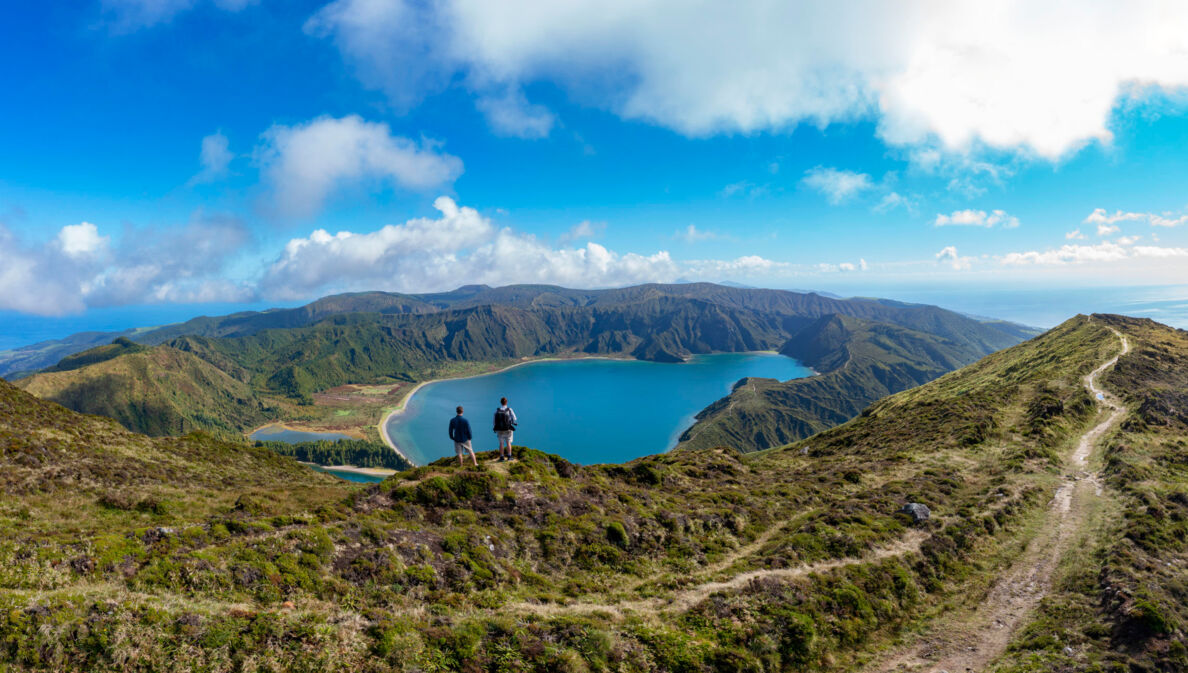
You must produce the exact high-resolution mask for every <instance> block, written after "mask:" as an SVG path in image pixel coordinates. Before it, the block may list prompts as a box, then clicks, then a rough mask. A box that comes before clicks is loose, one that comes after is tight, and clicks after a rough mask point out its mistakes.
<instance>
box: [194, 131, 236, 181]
mask: <svg viewBox="0 0 1188 673" xmlns="http://www.w3.org/2000/svg"><path fill="white" fill-rule="evenodd" d="M234 158H235V154H233V153H232V152H231V141H230V140H228V139H227V136H225V135H223V132H222V131H216V132H214V133H212V134H210V135H208V136H206V137H205V138H203V139H202V149H201V150H200V151H199V153H198V161H199V163H200V164H201V165H202V170H201V171H199V172H198V174H197V175H195V176H194V177H192V178H190V184H201V183H204V182H214V181H215V180H219V179H222V178H224V177H226V175H227V169H228V168H229V167H230V166H231V161H232V160H233V159H234Z"/></svg>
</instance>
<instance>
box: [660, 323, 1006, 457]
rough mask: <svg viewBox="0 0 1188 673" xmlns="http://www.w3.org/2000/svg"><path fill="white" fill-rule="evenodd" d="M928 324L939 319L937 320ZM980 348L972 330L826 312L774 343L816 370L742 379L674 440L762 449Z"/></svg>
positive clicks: (950, 366) (851, 413) (831, 422)
mask: <svg viewBox="0 0 1188 673" xmlns="http://www.w3.org/2000/svg"><path fill="white" fill-rule="evenodd" d="M930 324H932V325H933V326H934V327H935V326H937V323H936V322H935V321H932V322H930ZM941 331H942V332H944V333H945V334H949V335H960V334H961V333H962V332H960V331H958V330H953V329H942V330H941ZM986 347H987V346H986V344H985V342H984V341H982V340H981V339H979V338H976V337H975V338H972V339H970V338H965V339H962V338H960V337H954V336H938V335H935V334H930V333H925V332H920V331H918V330H913V329H908V328H904V327H900V326H897V325H891V324H887V323H878V322H872V321H869V320H865V319H862V318H853V317H844V316H838V315H832V316H824V317H821V318H819V319H817V320H816V321H814V322H813V323H811V324H810V325H808V326H807V327H805V328H804V329H802V330H800V331H799V332H797V333H796V334H795V335H793V336H792V337H791V338H790V339H788V341H787V342H785V343H784V345H783V346H782V347H781V348H780V352H781V353H783V354H785V355H788V356H790V357H795V358H796V359H798V360H800V361H801V362H803V363H805V364H807V365H809V366H810V367H813V368H814V369H815V370H817V372H819V373H818V375H817V376H813V377H810V378H805V379H794V380H792V381H776V380H774V379H759V378H751V379H746V380H744V381H742V382H740V384H739V385H737V386H735V388H734V390H733V391H732V392H731V393H730V395H728V396H727V397H724V398H722V399H721V400H718V401H717V402H715V403H714V404H712V405H710V406H709V407H707V408H706V409H704V410H703V411H701V412H700V413H699V414H698V415H697V420H696V422H695V424H694V425H693V427H691V428H689V429H688V430H686V431H685V432H684V434H683V435H682V436H681V443H680V446H681V447H683V448H707V447H712V446H732V447H735V448H737V449H738V450H740V451H760V450H763V449H767V448H771V447H773V446H779V445H781V444H787V443H788V442H792V441H796V440H798V439H803V438H805V437H808V436H810V435H812V434H815V433H817V432H821V431H822V430H826V429H828V428H831V427H834V426H836V425H839V424H841V423H844V422H846V421H848V420H850V419H851V418H853V417H855V416H857V415H858V414H859V413H860V412H861V411H862V410H863V409H865V408H866V407H867V406H869V405H870V404H871V403H873V402H875V401H876V400H879V399H881V398H883V397H886V396H887V395H890V394H893V393H897V392H900V391H902V390H907V389H908V388H912V387H915V386H918V385H920V384H922V383H926V382H928V381H931V380H932V379H935V378H936V377H938V376H940V375H942V374H945V373H946V372H950V371H952V370H954V369H957V368H959V367H961V366H962V365H965V364H969V363H971V362H974V361H975V360H977V359H979V358H981V357H983V356H985V355H987V352H986V351H985V350H984V349H985V348H986Z"/></svg>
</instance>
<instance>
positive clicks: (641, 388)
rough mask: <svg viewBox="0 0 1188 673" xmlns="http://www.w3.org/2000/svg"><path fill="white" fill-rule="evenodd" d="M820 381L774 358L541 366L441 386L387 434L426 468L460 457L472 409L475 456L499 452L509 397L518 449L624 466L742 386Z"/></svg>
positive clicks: (413, 403) (426, 390)
mask: <svg viewBox="0 0 1188 673" xmlns="http://www.w3.org/2000/svg"><path fill="white" fill-rule="evenodd" d="M810 375H812V370H810V369H809V368H807V367H805V366H804V365H802V364H800V363H799V362H797V361H796V360H794V359H792V358H789V357H785V356H783V355H777V354H774V353H716V354H713V355H698V356H694V357H693V358H691V359H690V360H689V361H687V362H684V363H675V364H672V363H658V362H641V361H638V360H599V359H585V360H563V361H553V362H534V363H531V364H527V365H523V366H520V367H514V368H512V369H508V370H505V371H502V372H497V373H494V374H487V375H484V376H475V377H471V378H466V379H451V380H446V381H438V382H436V383H431V384H429V385H427V386H424V387H423V388H421V389H420V390H418V391H417V393H416V394H415V395H413V397H412V399H411V400H410V401H409V402H408V406H407V408H406V410H405V412H404V413H403V414H399V415H396V416H393V417H392V419H391V420H390V421H389V422H388V434H389V435H390V436H391V437H392V440H393V441H394V442H395V443H396V445H397V446H398V447H400V450H401V451H402V452H403V453H404V454H405V455H406V456H407V457H408V458H409V459H410V460H412V461H413V462H415V463H417V464H418V465H424V464H426V463H429V462H432V461H434V460H437V459H438V458H442V457H444V456H453V455H454V446H453V443H452V442H451V441H450V439H449V435H448V434H447V428H448V425H449V421H450V419H451V418H452V417H453V416H454V407H456V406H457V405H459V404H461V405H462V406H463V407H465V408H466V412H465V416H466V418H467V419H468V420H469V421H470V426H471V430H472V431H473V434H474V449H475V451H493V450H495V448H496V442H495V435H494V433H493V432H492V431H491V423H492V416H493V415H494V413H495V408H496V407H497V406H498V405H499V398H500V397H501V396H506V397H507V398H508V403H509V404H510V406H511V407H512V409H513V410H515V412H516V416H518V417H519V421H520V424H519V427H518V428H517V429H516V433H515V439H514V443H515V444H516V445H518V446H530V447H532V448H534V449H540V450H542V451H547V452H549V453H555V454H558V455H561V456H564V457H565V458H566V459H568V460H570V461H573V462H575V463H580V464H585V465H590V464H595V463H619V462H623V461H627V460H631V459H633V458H638V457H640V456H646V455H650V454H654V453H662V452H664V451H667V450H669V449H671V448H672V447H673V446H675V445H676V443H677V439H678V438H679V437H680V435H681V433H682V432H684V431H685V429H687V428H688V427H689V426H690V425H692V424H693V416H694V414H696V413H697V412H699V411H701V410H702V409H704V408H705V407H706V406H708V405H709V404H710V403H712V402H714V401H715V400H717V399H719V398H721V397H724V396H725V395H727V394H728V393H729V392H730V389H731V388H732V387H733V386H734V384H735V383H736V382H737V381H738V380H739V379H741V378H744V377H747V376H761V377H766V378H775V379H780V380H781V381H786V380H788V379H795V378H803V377H805V376H810Z"/></svg>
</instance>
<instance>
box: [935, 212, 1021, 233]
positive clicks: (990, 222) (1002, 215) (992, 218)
mask: <svg viewBox="0 0 1188 673" xmlns="http://www.w3.org/2000/svg"><path fill="white" fill-rule="evenodd" d="M933 225H934V226H937V227H949V226H963V227H986V228H987V229H989V228H992V227H1002V228H1003V229H1014V228H1015V227H1018V226H1019V218H1017V217H1015V216H1014V215H1010V214H1008V213H1007V212H1006V211H1003V210H992V211H990V212H989V213H987V212H986V211H984V210H957V211H954V212H952V213H949V214H948V215H945V214H939V215H937V216H936V219H935V220H934V221H933Z"/></svg>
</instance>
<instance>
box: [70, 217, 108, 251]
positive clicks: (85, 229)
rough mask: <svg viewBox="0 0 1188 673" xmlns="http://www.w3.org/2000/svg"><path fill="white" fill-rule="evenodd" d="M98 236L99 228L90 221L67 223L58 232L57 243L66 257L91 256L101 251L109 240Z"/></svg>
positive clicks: (106, 237)
mask: <svg viewBox="0 0 1188 673" xmlns="http://www.w3.org/2000/svg"><path fill="white" fill-rule="evenodd" d="M110 240H111V239H110V237H108V236H100V235H99V228H98V227H96V226H95V225H93V224H91V223H90V222H80V223H78V224H68V225H66V226H64V227H62V229H61V231H59V232H58V245H59V246H60V247H61V249H62V252H63V253H65V254H66V256H67V257H73V258H79V257H93V256H95V255H98V254H99V253H101V252H102V251H103V250H104V249H105V248H106V247H107V244H108V242H109V241H110Z"/></svg>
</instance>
